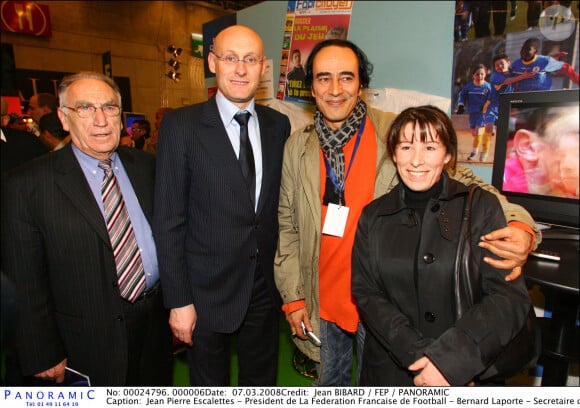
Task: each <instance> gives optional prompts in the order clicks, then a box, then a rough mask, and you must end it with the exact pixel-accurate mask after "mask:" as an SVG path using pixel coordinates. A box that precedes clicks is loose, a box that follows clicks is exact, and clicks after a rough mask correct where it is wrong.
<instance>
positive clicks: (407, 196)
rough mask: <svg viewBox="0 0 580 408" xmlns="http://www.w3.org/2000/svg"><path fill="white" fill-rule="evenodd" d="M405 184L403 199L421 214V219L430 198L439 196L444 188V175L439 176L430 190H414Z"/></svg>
mask: <svg viewBox="0 0 580 408" xmlns="http://www.w3.org/2000/svg"><path fill="white" fill-rule="evenodd" d="M402 184H403V201H404V202H405V204H406V205H407V206H408V207H409V208H411V209H413V210H415V211H414V212H415V213H416V214H418V215H419V217H420V219H421V220H422V219H423V214H424V213H425V208H427V204H429V200H430V199H432V198H433V197H438V196H439V194H440V193H441V190H443V177H441V178H439V181H437V182H436V183H435V184H433V186H432V187H431V188H430V189H429V190H425V191H414V190H411V189H410V188H409V187H407V186H406V185H405V183H402Z"/></svg>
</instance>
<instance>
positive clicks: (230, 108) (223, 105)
mask: <svg viewBox="0 0 580 408" xmlns="http://www.w3.org/2000/svg"><path fill="white" fill-rule="evenodd" d="M215 99H216V103H217V106H218V110H219V112H220V117H221V118H222V122H223V123H224V125H225V126H226V127H228V126H229V125H230V123H232V121H233V120H234V116H235V114H236V113H238V112H239V111H240V110H241V109H240V108H238V107H237V106H236V105H234V104H233V103H232V102H230V101H228V100H227V98H226V97H225V96H224V94H223V93H221V91H220V90H219V89H218V91H217V93H216V97H215ZM254 108H255V102H254V99H252V100H251V101H250V103H249V104H248V106H246V108H245V109H243V110H245V111H248V112H250V113H251V114H252V117H253V118H255V117H256V111H255V109H254Z"/></svg>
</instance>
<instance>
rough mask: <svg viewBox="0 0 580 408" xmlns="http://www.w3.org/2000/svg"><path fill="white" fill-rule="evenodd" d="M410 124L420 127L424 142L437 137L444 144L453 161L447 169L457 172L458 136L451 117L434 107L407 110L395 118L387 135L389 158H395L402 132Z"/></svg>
mask: <svg viewBox="0 0 580 408" xmlns="http://www.w3.org/2000/svg"><path fill="white" fill-rule="evenodd" d="M408 123H414V124H415V125H418V126H419V128H420V129H421V134H420V135H417V136H419V137H420V140H421V141H422V142H426V141H427V140H428V138H429V137H430V136H431V137H435V136H436V137H437V138H438V140H439V141H441V143H443V145H444V146H445V149H446V150H447V153H449V154H451V160H449V163H447V165H446V166H445V168H446V169H447V170H449V171H451V173H453V172H455V166H456V165H457V134H456V133H455V129H454V128H453V123H452V122H451V119H450V118H449V116H447V114H446V113H445V112H443V111H442V110H441V109H439V108H437V107H435V106H432V105H424V106H417V107H412V108H407V109H405V110H404V111H402V112H401V113H400V114H399V115H398V116H397V117H396V118H395V120H394V121H393V124H392V125H391V128H390V129H389V133H388V134H387V151H388V152H389V156H390V157H391V158H393V156H394V154H395V149H396V147H397V145H398V144H399V139H400V135H401V132H402V131H403V129H404V127H405V126H406V125H407V124H408ZM430 126H432V127H433V129H434V130H435V134H433V135H432V134H431V132H430Z"/></svg>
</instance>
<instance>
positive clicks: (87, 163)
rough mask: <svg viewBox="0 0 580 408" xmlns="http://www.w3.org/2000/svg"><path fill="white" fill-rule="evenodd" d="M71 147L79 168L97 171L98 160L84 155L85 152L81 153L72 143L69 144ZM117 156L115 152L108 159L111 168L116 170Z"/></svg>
mask: <svg viewBox="0 0 580 408" xmlns="http://www.w3.org/2000/svg"><path fill="white" fill-rule="evenodd" d="M71 145H72V149H73V152H74V154H75V156H76V158H77V160H78V161H79V163H80V164H81V166H83V167H85V168H88V169H98V168H99V161H100V160H99V159H96V158H94V157H92V156H89V155H88V154H86V153H85V152H83V151H82V150H81V149H79V148H78V147H77V146H76V145H75V144H74V143H71ZM118 158H119V156H118V155H117V152H113V154H112V155H111V157H109V159H111V167H113V168H116V167H117V166H116V164H115V163H116V162H117V160H118Z"/></svg>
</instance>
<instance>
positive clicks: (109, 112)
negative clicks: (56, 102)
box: [61, 105, 121, 118]
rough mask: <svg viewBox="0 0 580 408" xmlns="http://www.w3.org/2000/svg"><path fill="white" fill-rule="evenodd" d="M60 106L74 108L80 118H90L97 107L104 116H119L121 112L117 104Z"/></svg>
mask: <svg viewBox="0 0 580 408" xmlns="http://www.w3.org/2000/svg"><path fill="white" fill-rule="evenodd" d="M61 108H67V109H71V110H74V111H75V112H76V113H77V115H79V117H80V118H92V117H94V116H95V114H96V113H97V109H100V110H102V111H103V113H104V114H105V116H109V117H113V116H119V115H120V114H121V107H120V106H117V105H101V106H95V105H79V106H77V107H75V108H73V107H70V106H61Z"/></svg>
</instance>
